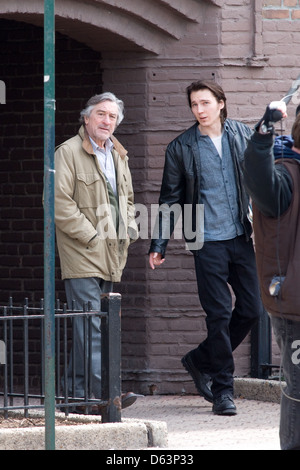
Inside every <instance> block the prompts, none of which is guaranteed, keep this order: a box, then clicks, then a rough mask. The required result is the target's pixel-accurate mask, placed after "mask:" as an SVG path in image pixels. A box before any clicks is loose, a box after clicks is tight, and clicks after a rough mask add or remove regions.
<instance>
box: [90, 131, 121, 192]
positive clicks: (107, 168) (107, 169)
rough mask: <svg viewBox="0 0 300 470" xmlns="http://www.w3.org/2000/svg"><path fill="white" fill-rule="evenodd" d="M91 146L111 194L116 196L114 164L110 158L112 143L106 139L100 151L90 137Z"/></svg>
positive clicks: (111, 157)
mask: <svg viewBox="0 0 300 470" xmlns="http://www.w3.org/2000/svg"><path fill="white" fill-rule="evenodd" d="M90 141H91V144H92V146H93V150H94V152H95V155H96V157H97V159H98V162H99V164H100V168H101V170H102V171H103V173H104V174H105V176H106V178H107V179H108V181H109V183H110V185H111V187H112V189H113V192H114V193H115V194H117V183H116V170H115V164H114V159H113V156H112V152H111V150H112V148H113V143H112V141H111V140H110V139H107V141H106V142H105V147H104V148H103V149H102V148H100V147H99V146H98V145H97V144H96V142H94V140H93V139H92V138H91V137H90Z"/></svg>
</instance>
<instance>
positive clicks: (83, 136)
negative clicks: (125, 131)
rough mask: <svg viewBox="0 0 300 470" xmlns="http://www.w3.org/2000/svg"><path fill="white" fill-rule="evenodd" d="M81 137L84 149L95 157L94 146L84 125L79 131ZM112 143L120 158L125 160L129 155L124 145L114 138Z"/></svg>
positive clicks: (112, 137)
mask: <svg viewBox="0 0 300 470" xmlns="http://www.w3.org/2000/svg"><path fill="white" fill-rule="evenodd" d="M78 134H79V137H80V138H81V140H82V148H83V149H84V150H85V151H86V152H87V153H89V154H90V155H94V150H93V146H92V144H91V141H90V139H89V135H88V133H87V132H86V129H85V127H84V126H83V125H82V126H81V127H80V129H79V131H78ZM111 141H112V143H113V145H114V146H113V148H114V149H115V150H116V152H118V154H119V155H120V157H121V158H122V159H123V160H124V158H125V157H126V155H127V153H128V152H127V150H126V149H125V148H124V147H123V145H122V144H121V143H120V142H119V141H118V139H116V138H115V137H114V136H111Z"/></svg>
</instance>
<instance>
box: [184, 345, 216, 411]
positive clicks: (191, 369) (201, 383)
mask: <svg viewBox="0 0 300 470" xmlns="http://www.w3.org/2000/svg"><path fill="white" fill-rule="evenodd" d="M181 363H182V365H183V367H185V369H186V371H187V372H188V373H189V374H190V375H191V376H192V379H193V381H194V383H195V386H196V389H197V390H198V393H199V395H201V396H202V397H203V398H205V400H207V401H209V402H210V403H213V395H212V393H211V389H210V382H211V378H210V377H209V375H207V374H203V373H202V372H200V370H199V369H197V367H195V365H194V363H193V361H192V358H191V353H190V352H189V353H187V354H186V355H185V356H184V357H183V358H182V359H181Z"/></svg>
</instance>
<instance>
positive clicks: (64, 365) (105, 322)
mask: <svg viewBox="0 0 300 470" xmlns="http://www.w3.org/2000/svg"><path fill="white" fill-rule="evenodd" d="M101 309H102V311H101V312H96V311H92V310H91V308H90V306H89V305H84V306H83V309H82V311H79V310H67V307H66V304H63V305H62V306H61V305H60V301H57V302H56V306H55V374H56V380H55V397H53V398H55V406H56V409H57V410H60V411H63V412H64V413H65V414H66V415H68V414H69V412H70V411H71V407H74V405H76V404H78V405H80V407H81V409H83V410H84V412H85V413H86V414H88V413H89V409H90V407H91V406H93V405H97V406H98V408H99V410H100V411H101V412H100V414H101V415H102V422H120V421H121V321H120V309H121V296H120V294H112V293H110V294H104V295H103V296H102V298H101ZM95 316H98V317H100V319H101V388H102V394H101V399H99V398H95V397H93V396H92V392H91V343H92V341H90V338H91V321H92V318H93V317H95ZM75 317H76V318H79V317H80V318H82V319H83V325H84V326H83V329H84V331H83V335H84V339H85V340H84V358H85V360H84V396H83V397H80V399H79V398H76V396H75V395H74V393H73V392H74V387H73V386H72V390H73V391H72V392H71V395H70V391H68V392H66V391H64V389H67V388H68V387H64V386H63V383H67V382H69V381H70V371H69V374H68V368H69V358H70V355H71V357H72V361H71V362H72V369H71V383H72V384H74V383H75V374H76V355H75V353H74V351H75V347H74V332H73V322H72V320H73V319H74V318H75ZM44 321H45V315H44V305H43V300H41V301H40V306H39V307H30V306H29V305H28V300H27V299H25V301H24V305H22V306H15V305H13V301H12V299H11V298H10V299H9V302H8V305H6V306H0V385H1V386H0V399H1V402H0V411H2V412H3V413H4V417H7V416H8V413H9V411H10V410H23V411H24V416H25V417H28V413H29V410H31V409H43V408H44V399H45V366H44V364H45V351H44V348H45V344H44V342H45V340H44ZM32 371H34V373H32ZM68 375H69V376H68ZM36 381H38V382H39V384H36V383H35V382H36Z"/></svg>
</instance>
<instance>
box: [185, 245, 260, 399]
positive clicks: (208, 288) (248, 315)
mask: <svg viewBox="0 0 300 470" xmlns="http://www.w3.org/2000/svg"><path fill="white" fill-rule="evenodd" d="M194 258H195V269H196V275H197V283H198V292H199V299H200V303H201V305H202V308H203V309H204V311H205V313H206V325H207V332H208V333H207V339H206V340H205V341H204V342H203V343H201V344H200V345H199V346H198V348H196V349H195V350H193V351H192V357H193V359H194V362H195V365H197V367H198V368H199V370H201V371H202V372H205V373H208V374H209V375H210V376H211V377H212V380H213V384H212V393H213V396H214V398H218V397H219V396H220V395H223V394H230V395H233V373H234V360H233V354H232V352H233V351H234V350H235V349H236V348H237V347H238V346H239V344H240V343H241V342H242V341H243V339H244V338H245V337H246V336H247V334H248V333H249V331H250V330H251V328H252V326H253V325H254V324H255V323H256V321H257V320H258V318H259V316H260V315H261V313H262V311H263V306H262V303H261V298H260V292H259V284H258V279H257V272H256V261H255V254H254V249H253V244H252V240H250V241H249V242H247V241H246V239H245V237H244V236H241V237H237V238H234V239H232V240H226V241H221V242H206V243H204V246H203V248H202V249H201V250H199V251H198V252H196V253H195V256H194ZM228 284H230V285H231V287H232V290H233V292H234V294H235V305H234V307H233V305H232V292H231V290H230V288H229V285H228Z"/></svg>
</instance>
